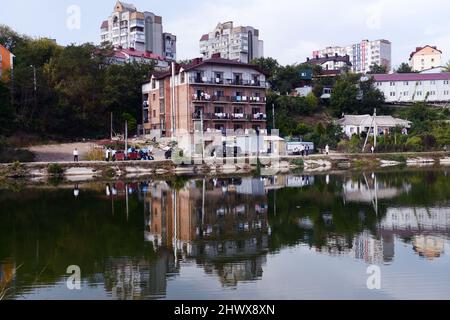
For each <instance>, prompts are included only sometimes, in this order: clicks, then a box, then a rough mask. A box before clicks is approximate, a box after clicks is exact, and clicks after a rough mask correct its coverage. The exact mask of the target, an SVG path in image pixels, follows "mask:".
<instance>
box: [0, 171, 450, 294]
mask: <svg viewBox="0 0 450 320" xmlns="http://www.w3.org/2000/svg"><path fill="white" fill-rule="evenodd" d="M449 235H450V176H449V172H448V171H447V170H446V169H442V170H429V171H426V170H404V171H398V172H384V173H372V172H366V173H361V174H350V173H348V174H340V175H316V176H312V175H310V176H305V175H304V176H302V175H294V174H293V175H279V176H262V177H248V178H223V179H221V178H217V179H212V178H206V179H196V180H189V181H188V180H183V179H178V180H176V181H136V182H128V183H124V182H117V183H114V184H112V183H110V184H105V183H91V184H81V185H75V184H73V185H67V184H63V185H60V186H58V187H53V186H46V187H18V188H15V189H14V188H8V189H6V188H3V189H0V296H1V295H2V294H5V298H6V299H450V254H449V253H450V245H449V244H450V242H449ZM71 265H77V266H79V267H80V269H81V290H68V288H67V280H68V277H69V276H70V275H69V274H67V273H66V271H67V268H68V266H71ZM374 265H375V266H378V267H380V270H381V288H380V289H379V290H369V289H368V287H367V279H368V277H369V276H370V275H369V274H367V269H368V267H369V266H374Z"/></svg>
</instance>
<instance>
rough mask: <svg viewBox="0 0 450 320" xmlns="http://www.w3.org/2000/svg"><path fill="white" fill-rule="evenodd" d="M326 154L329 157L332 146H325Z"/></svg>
mask: <svg viewBox="0 0 450 320" xmlns="http://www.w3.org/2000/svg"><path fill="white" fill-rule="evenodd" d="M325 154H326V155H329V154H330V146H329V145H326V146H325Z"/></svg>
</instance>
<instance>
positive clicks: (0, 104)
mask: <svg viewBox="0 0 450 320" xmlns="http://www.w3.org/2000/svg"><path fill="white" fill-rule="evenodd" d="M13 119H14V110H13V109H12V107H11V95H10V91H9V88H8V87H7V85H6V84H5V83H3V82H2V81H0V135H5V134H8V133H10V131H11V129H12V128H13V123H12V122H13Z"/></svg>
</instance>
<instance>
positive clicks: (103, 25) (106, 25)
mask: <svg viewBox="0 0 450 320" xmlns="http://www.w3.org/2000/svg"><path fill="white" fill-rule="evenodd" d="M100 29H108V21H107V20H105V21H103V22H102V26H101V27H100Z"/></svg>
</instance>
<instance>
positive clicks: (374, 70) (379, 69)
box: [368, 63, 388, 74]
mask: <svg viewBox="0 0 450 320" xmlns="http://www.w3.org/2000/svg"><path fill="white" fill-rule="evenodd" d="M386 73H388V70H387V67H386V66H385V65H382V66H380V65H379V64H376V63H374V64H373V65H371V66H370V71H369V72H368V74H386Z"/></svg>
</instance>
